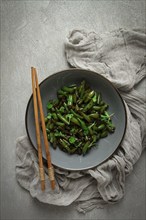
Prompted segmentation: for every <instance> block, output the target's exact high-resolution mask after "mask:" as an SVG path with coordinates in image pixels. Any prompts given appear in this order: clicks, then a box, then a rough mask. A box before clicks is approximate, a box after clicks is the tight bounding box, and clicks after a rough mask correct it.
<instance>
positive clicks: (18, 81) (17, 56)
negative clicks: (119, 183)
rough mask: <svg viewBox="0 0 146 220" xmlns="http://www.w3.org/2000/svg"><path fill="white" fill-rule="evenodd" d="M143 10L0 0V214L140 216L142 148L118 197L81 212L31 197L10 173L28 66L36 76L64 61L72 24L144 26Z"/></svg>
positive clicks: (115, 3)
mask: <svg viewBox="0 0 146 220" xmlns="http://www.w3.org/2000/svg"><path fill="white" fill-rule="evenodd" d="M145 13H146V12H145V1H143V0H139V1H134V0H131V1H129V0H123V1H119V0H109V1H108V0H107V1H104V0H103V1H100V0H99V1H91V0H88V1H78V0H74V1H73V0H72V1H12V0H9V1H1V154H0V155H1V219H11V220H12V219H15V220H16V219H20V220H21V219H31V220H33V219H35V220H37V219H39V220H42V219H63V220H66V219H98V220H99V219H112V220H120V219H125V220H126V219H127V220H130V219H131V220H132V219H139V220H140V219H145V218H146V216H145V205H146V201H145V161H146V160H145V155H146V153H145V152H143V154H142V156H141V158H140V159H139V161H138V162H137V164H136V165H135V167H134V170H133V172H132V173H131V175H130V176H128V177H127V181H126V191H125V196H124V198H123V199H122V200H121V202H120V203H118V204H116V205H111V206H108V207H107V208H105V209H94V210H92V211H90V212H89V213H87V214H86V215H83V214H80V213H78V212H77V211H76V210H75V207H74V205H71V206H69V207H56V206H52V205H46V204H42V203H40V202H38V201H36V200H34V199H32V198H31V197H30V195H29V193H28V192H27V191H25V190H24V189H22V188H21V187H20V186H19V185H18V184H17V182H16V179H15V142H16V139H17V137H19V136H21V135H25V134H26V131H25V124H24V119H25V110H26V105H27V102H28V99H29V97H30V94H31V77H30V67H31V66H35V67H37V69H38V71H39V73H40V74H39V79H40V80H42V79H44V78H45V77H46V76H48V75H50V74H52V73H54V72H56V71H58V70H62V69H65V68H66V67H68V65H67V62H66V60H65V57H64V42H65V38H66V36H67V35H68V33H69V31H71V30H72V29H74V28H83V29H87V30H91V31H95V32H98V33H101V32H105V31H108V30H113V29H115V28H119V27H125V28H137V27H144V26H145ZM143 88H144V84H143ZM142 92H143V91H142Z"/></svg>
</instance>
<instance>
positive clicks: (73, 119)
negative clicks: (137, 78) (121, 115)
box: [45, 80, 115, 155]
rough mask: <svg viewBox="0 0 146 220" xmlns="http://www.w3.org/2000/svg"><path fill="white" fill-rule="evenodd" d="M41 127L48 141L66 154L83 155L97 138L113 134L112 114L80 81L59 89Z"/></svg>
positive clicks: (103, 102) (101, 99)
mask: <svg viewBox="0 0 146 220" xmlns="http://www.w3.org/2000/svg"><path fill="white" fill-rule="evenodd" d="M46 107H47V115H46V117H45V125H46V132H47V137H48V141H49V142H50V143H51V146H52V147H53V148H54V149H56V148H57V147H59V148H60V149H61V150H62V151H64V152H66V153H69V154H79V155H81V154H82V155H85V154H86V153H87V152H88V151H89V150H90V149H91V148H92V147H94V146H95V144H96V143H97V142H98V141H99V139H101V138H105V137H107V136H108V135H109V134H110V133H113V132H114V131H115V126H114V124H113V123H112V116H113V114H111V115H110V114H109V113H108V108H109V105H108V104H107V103H106V102H105V101H104V100H103V98H102V94H101V93H100V92H99V91H95V90H94V89H93V88H90V86H89V85H88V84H87V83H86V82H85V80H83V81H82V82H81V83H80V85H79V86H77V85H76V84H73V85H69V86H63V87H62V88H60V89H59V90H58V91H57V98H56V99H54V100H49V101H48V103H47V106H46Z"/></svg>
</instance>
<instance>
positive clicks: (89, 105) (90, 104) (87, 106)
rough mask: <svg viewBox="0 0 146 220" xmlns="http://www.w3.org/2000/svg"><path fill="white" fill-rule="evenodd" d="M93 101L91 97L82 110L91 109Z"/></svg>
mask: <svg viewBox="0 0 146 220" xmlns="http://www.w3.org/2000/svg"><path fill="white" fill-rule="evenodd" d="M93 104H94V103H93V101H92V99H91V101H90V102H89V103H88V104H87V105H86V106H85V107H84V108H83V112H87V111H88V110H89V109H91V108H92V107H93Z"/></svg>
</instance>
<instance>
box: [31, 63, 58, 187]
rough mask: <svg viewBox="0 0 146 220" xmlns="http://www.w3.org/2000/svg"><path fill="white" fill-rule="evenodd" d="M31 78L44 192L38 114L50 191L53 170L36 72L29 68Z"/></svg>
mask: <svg viewBox="0 0 146 220" xmlns="http://www.w3.org/2000/svg"><path fill="white" fill-rule="evenodd" d="M31 77H32V91H33V105H34V116H35V127H36V139H37V147H38V159H39V172H40V181H41V189H42V191H44V190H45V172H44V166H43V158H42V146H41V135H40V122H39V118H38V113H40V120H41V125H42V131H43V139H44V145H45V151H46V158H47V164H48V176H49V179H50V182H51V188H52V189H55V178H54V169H53V166H52V164H51V155H50V151H49V142H48V139H47V133H46V127H45V119H44V112H43V107H42V100H41V94H40V88H39V84H38V77H37V71H36V69H35V68H34V67H31ZM38 108H39V111H38Z"/></svg>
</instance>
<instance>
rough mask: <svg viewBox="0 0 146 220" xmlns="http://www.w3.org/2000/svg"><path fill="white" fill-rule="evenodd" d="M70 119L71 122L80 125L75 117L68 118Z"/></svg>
mask: <svg viewBox="0 0 146 220" xmlns="http://www.w3.org/2000/svg"><path fill="white" fill-rule="evenodd" d="M70 121H71V122H73V123H74V124H76V125H79V126H80V122H79V121H78V120H77V119H76V118H75V117H72V118H71V119H70Z"/></svg>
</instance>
